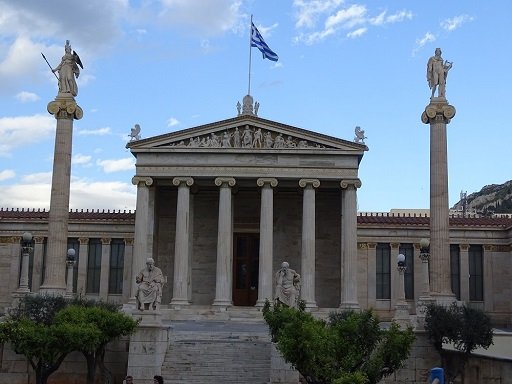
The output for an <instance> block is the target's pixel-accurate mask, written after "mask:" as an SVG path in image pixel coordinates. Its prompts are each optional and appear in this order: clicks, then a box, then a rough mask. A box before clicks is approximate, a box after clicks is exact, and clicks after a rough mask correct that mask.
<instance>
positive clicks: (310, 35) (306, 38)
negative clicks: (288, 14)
mask: <svg viewBox="0 0 512 384" xmlns="http://www.w3.org/2000/svg"><path fill="white" fill-rule="evenodd" d="M293 5H294V7H295V8H296V9H297V12H296V15H295V17H296V23H295V26H296V28H297V29H304V28H306V29H317V27H316V26H317V24H319V21H320V20H322V19H325V20H324V22H323V28H321V29H317V30H313V31H306V32H304V31H300V32H299V34H298V35H297V36H295V37H294V38H293V41H294V42H295V43H299V42H303V43H305V44H308V45H310V44H314V43H318V42H321V41H322V40H325V39H326V38H328V37H330V36H334V35H337V34H338V33H339V32H340V31H341V30H350V29H353V28H355V27H358V28H356V29H355V30H353V31H350V32H348V33H347V34H346V37H347V38H356V37H360V36H362V35H363V34H365V33H366V32H368V26H383V25H385V24H393V23H398V22H402V21H405V20H410V19H412V16H413V15H412V12H411V11H407V10H402V11H399V12H396V13H394V14H388V13H387V11H383V12H381V13H380V14H378V15H377V16H375V17H369V16H368V13H369V11H368V9H367V8H366V6H365V5H363V4H352V5H346V4H345V3H344V1H341V0H325V1H322V0H311V1H306V0H295V1H294V3H293Z"/></svg>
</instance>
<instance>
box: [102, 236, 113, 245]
mask: <svg viewBox="0 0 512 384" xmlns="http://www.w3.org/2000/svg"><path fill="white" fill-rule="evenodd" d="M111 241H112V239H111V238H110V237H102V238H101V244H103V245H109V244H110V242H111Z"/></svg>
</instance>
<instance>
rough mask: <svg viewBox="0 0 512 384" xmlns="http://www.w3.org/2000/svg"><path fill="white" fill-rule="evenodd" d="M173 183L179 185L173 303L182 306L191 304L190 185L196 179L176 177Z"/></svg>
mask: <svg viewBox="0 0 512 384" xmlns="http://www.w3.org/2000/svg"><path fill="white" fill-rule="evenodd" d="M172 183H173V184H174V185H175V186H177V187H178V202H177V207H176V241H175V243H174V244H175V245H174V279H173V288H172V299H171V305H173V306H180V305H189V304H190V297H189V292H190V289H189V286H190V284H191V281H190V248H189V245H190V229H191V228H190V223H191V222H190V187H191V186H192V184H194V179H192V178H191V177H175V178H174V179H173V180H172Z"/></svg>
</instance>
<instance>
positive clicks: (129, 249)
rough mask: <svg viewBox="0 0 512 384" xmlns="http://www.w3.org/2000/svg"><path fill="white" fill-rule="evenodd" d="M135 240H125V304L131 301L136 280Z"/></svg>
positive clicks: (130, 238) (129, 238)
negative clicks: (134, 280)
mask: <svg viewBox="0 0 512 384" xmlns="http://www.w3.org/2000/svg"><path fill="white" fill-rule="evenodd" d="M133 243H134V241H133V238H132V237H128V238H125V239H124V266H123V300H122V301H123V303H126V302H127V301H128V300H129V299H130V293H131V292H130V289H131V283H132V280H133V279H134V274H133V273H132V260H133Z"/></svg>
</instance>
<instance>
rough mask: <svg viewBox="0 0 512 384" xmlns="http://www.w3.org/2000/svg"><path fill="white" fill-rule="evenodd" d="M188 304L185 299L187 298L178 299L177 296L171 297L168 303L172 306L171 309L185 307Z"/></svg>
mask: <svg viewBox="0 0 512 384" xmlns="http://www.w3.org/2000/svg"><path fill="white" fill-rule="evenodd" d="M189 305H190V301H189V300H187V299H178V298H175V299H174V298H173V299H172V300H171V302H170V303H169V306H170V307H172V308H173V309H180V307H187V306H189Z"/></svg>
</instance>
